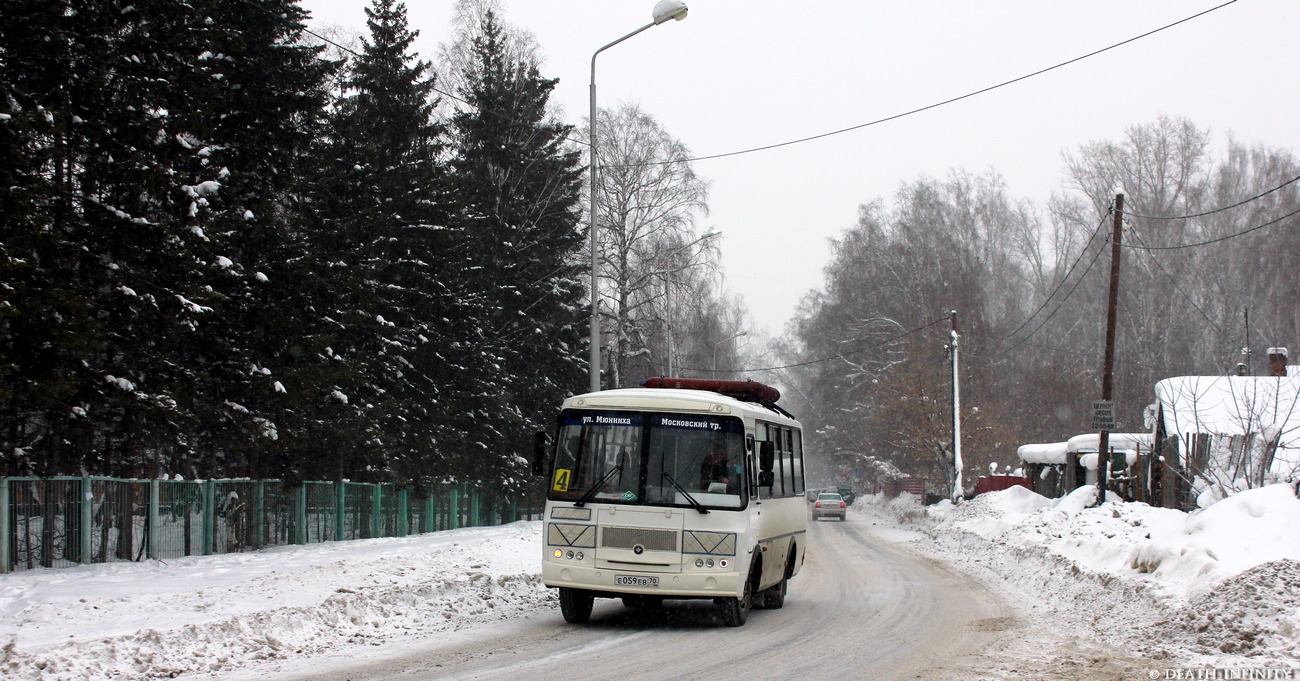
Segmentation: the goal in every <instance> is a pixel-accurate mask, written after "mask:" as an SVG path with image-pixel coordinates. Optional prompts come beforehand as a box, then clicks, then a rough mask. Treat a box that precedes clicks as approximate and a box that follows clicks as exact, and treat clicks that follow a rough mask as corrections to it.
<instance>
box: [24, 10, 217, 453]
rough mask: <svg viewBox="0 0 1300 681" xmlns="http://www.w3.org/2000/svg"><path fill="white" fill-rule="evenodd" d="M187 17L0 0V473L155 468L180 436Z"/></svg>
mask: <svg viewBox="0 0 1300 681" xmlns="http://www.w3.org/2000/svg"><path fill="white" fill-rule="evenodd" d="M198 25H199V23H198V22H197V21H196V17H194V16H193V14H192V13H191V12H189V11H188V8H187V7H186V6H183V5H178V4H176V3H167V2H158V1H146V2H138V3H132V6H131V8H130V10H129V11H126V10H125V8H124V7H122V6H118V4H117V3H80V2H56V3H15V4H13V5H11V6H9V7H7V8H6V21H5V22H4V29H3V33H0V44H2V45H3V46H2V47H0V50H2V51H3V55H4V57H3V59H0V62H3V66H0V68H3V69H5V75H4V77H3V78H0V82H3V83H4V85H3V86H0V87H4V88H5V91H4V95H3V101H4V105H5V107H6V113H7V114H8V117H7V118H5V119H4V124H3V128H4V132H3V133H2V134H3V136H4V139H5V140H6V144H5V148H6V151H7V153H10V154H12V156H13V158H14V160H15V163H14V164H12V165H8V164H6V167H7V168H9V169H10V170H8V171H7V172H10V173H12V175H11V176H10V177H7V178H6V181H5V182H4V186H5V189H4V190H2V191H3V193H4V195H5V196H6V199H5V200H4V201H5V204H6V210H5V211H4V213H5V215H6V219H5V220H4V224H3V230H4V235H3V242H4V243H5V244H6V245H5V250H6V251H7V257H5V259H4V263H3V265H0V267H3V268H4V272H3V273H2V274H0V278H2V280H3V282H4V283H3V286H4V289H5V290H6V291H7V292H8V293H11V294H12V297H10V298H8V300H7V303H6V304H5V305H3V306H0V307H3V308H4V310H5V311H6V312H7V313H12V314H7V315H5V317H6V321H5V322H0V323H4V324H5V327H4V329H3V331H0V337H2V338H3V341H2V342H3V349H0V356H3V357H4V358H5V359H4V362H3V363H4V365H5V367H6V373H7V374H8V375H7V376H6V377H5V381H4V383H5V384H6V386H7V388H6V391H5V394H4V396H3V400H4V408H3V413H4V418H5V420H6V423H5V424H4V427H3V428H0V431H3V432H4V433H5V434H6V435H5V437H6V441H5V446H4V447H3V449H4V450H5V451H6V452H11V453H13V454H14V460H13V461H11V462H9V463H11V464H13V466H7V467H6V468H7V469H8V470H16V471H17V472H40V473H45V474H79V473H81V472H83V471H84V472H89V473H95V474H116V475H142V474H153V473H155V472H157V471H158V468H159V466H160V461H159V458H158V457H159V454H160V453H161V452H166V451H170V450H173V449H175V448H177V447H180V446H183V443H184V442H185V440H186V429H187V423H186V421H187V419H186V416H185V414H184V412H183V410H182V409H181V408H180V406H179V401H178V399H179V395H181V394H182V393H184V391H185V390H187V389H188V386H190V385H192V384H193V383H194V380H193V379H194V368H193V367H192V366H191V365H188V364H186V363H184V362H180V361H178V357H177V353H178V352H179V350H180V349H181V348H183V347H185V346H186V345H187V344H189V343H190V342H191V341H192V334H193V332H194V328H195V327H194V324H193V319H194V317H195V312H196V310H200V309H202V306H201V305H200V304H199V303H195V302H194V301H195V300H199V299H201V296H202V295H203V294H202V292H201V290H200V289H199V286H198V285H197V282H195V281H194V280H193V278H192V277H191V276H189V275H190V272H191V270H192V269H193V267H194V256H193V253H192V252H191V251H190V246H191V245H192V241H193V240H187V238H186V236H187V235H186V233H185V232H184V224H183V220H181V219H180V216H182V215H183V210H184V206H185V205H187V204H188V200H183V197H182V192H181V184H183V183H182V182H179V181H178V180H177V178H176V177H175V173H174V172H173V171H174V168H175V167H176V166H177V165H178V164H182V163H184V162H185V161H186V160H187V159H192V158H194V157H195V156H197V154H198V153H199V149H198V148H197V147H195V146H194V145H192V144H190V142H189V138H188V137H187V134H186V131H187V130H188V129H189V127H190V126H191V124H192V122H193V118H192V117H191V114H192V110H193V108H192V107H191V106H190V103H191V100H190V93H189V91H188V90H187V89H186V85H187V84H188V81H187V78H188V77H189V76H190V75H191V74H192V72H193V69H192V65H193V63H194V62H195V60H196V59H197V57H198V56H199V55H200V54H201V47H200V46H199V45H198V42H197V36H196V33H195V31H194V28H195V27H196V26H198ZM18 459H22V461H19V460H18Z"/></svg>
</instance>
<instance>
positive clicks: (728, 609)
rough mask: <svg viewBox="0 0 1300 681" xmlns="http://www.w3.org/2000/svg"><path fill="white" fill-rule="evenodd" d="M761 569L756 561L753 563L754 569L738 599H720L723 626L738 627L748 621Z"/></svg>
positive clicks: (750, 572)
mask: <svg viewBox="0 0 1300 681" xmlns="http://www.w3.org/2000/svg"><path fill="white" fill-rule="evenodd" d="M761 569H762V568H761V566H760V564H759V563H758V561H755V562H754V567H753V568H752V569H750V571H749V578H748V579H746V580H745V587H744V590H743V591H742V592H741V594H740V597H739V598H723V599H720V600H721V603H722V624H723V626H728V627H739V626H742V625H744V624H745V620H747V619H749V609H750V608H752V607H753V606H754V585H755V584H756V583H757V582H758V575H759V574H761V572H760V570H761Z"/></svg>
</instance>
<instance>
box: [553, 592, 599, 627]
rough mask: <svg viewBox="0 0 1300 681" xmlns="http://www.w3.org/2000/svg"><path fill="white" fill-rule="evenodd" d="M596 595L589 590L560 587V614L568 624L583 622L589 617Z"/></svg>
mask: <svg viewBox="0 0 1300 681" xmlns="http://www.w3.org/2000/svg"><path fill="white" fill-rule="evenodd" d="M595 601H596V597H595V596H592V595H591V592H590V591H583V590H582V589H570V588H568V587H564V586H562V587H560V614H562V615H564V621H565V622H568V623H569V624H585V623H586V622H587V620H589V619H591V606H592V604H593V603H595Z"/></svg>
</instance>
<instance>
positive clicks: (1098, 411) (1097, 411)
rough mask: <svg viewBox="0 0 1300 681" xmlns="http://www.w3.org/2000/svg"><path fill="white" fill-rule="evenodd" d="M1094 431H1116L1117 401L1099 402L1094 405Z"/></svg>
mask: <svg viewBox="0 0 1300 681" xmlns="http://www.w3.org/2000/svg"><path fill="white" fill-rule="evenodd" d="M1092 429H1093V430H1105V431H1112V430H1115V400H1099V401H1097V402H1093V403H1092Z"/></svg>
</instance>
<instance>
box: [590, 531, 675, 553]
mask: <svg viewBox="0 0 1300 681" xmlns="http://www.w3.org/2000/svg"><path fill="white" fill-rule="evenodd" d="M600 545H601V546H602V547H604V548H610V549H632V548H636V547H637V546H638V545H639V546H641V547H642V548H644V549H645V550H647V551H676V550H677V531H676V530H657V529H651V528H646V527H605V528H602V529H601V532H600Z"/></svg>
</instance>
